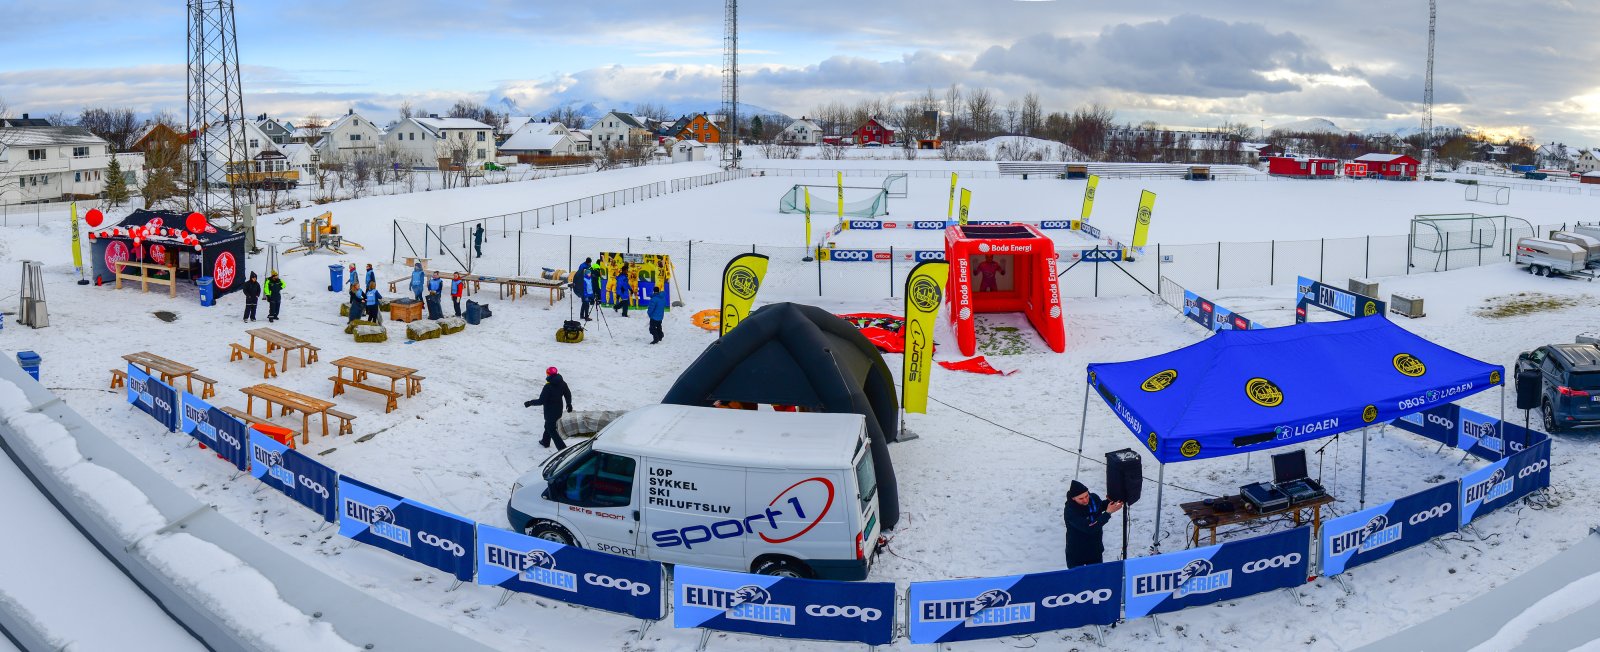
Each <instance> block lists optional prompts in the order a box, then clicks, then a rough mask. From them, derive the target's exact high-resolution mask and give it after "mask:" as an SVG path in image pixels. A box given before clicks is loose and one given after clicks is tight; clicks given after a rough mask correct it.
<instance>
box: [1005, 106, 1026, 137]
mask: <svg viewBox="0 0 1600 652" xmlns="http://www.w3.org/2000/svg"><path fill="white" fill-rule="evenodd" d="M1004 115H1005V124H1004V125H1002V126H1001V127H1000V130H1001V131H1003V132H1005V133H1008V134H1014V133H1017V132H1018V131H1020V130H1019V129H1017V121H1018V120H1019V119H1020V116H1021V115H1022V102H1020V101H1018V100H1016V99H1012V100H1011V101H1010V102H1007V103H1006V111H1005V114H1004Z"/></svg>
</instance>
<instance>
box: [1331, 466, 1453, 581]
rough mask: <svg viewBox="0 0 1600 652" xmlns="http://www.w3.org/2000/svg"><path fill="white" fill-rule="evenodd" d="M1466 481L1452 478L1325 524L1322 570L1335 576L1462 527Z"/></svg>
mask: <svg viewBox="0 0 1600 652" xmlns="http://www.w3.org/2000/svg"><path fill="white" fill-rule="evenodd" d="M1460 498H1461V495H1460V486H1459V484H1458V483H1457V482H1455V481H1451V482H1447V483H1444V484H1441V485H1439V486H1437V487H1431V488H1429V489H1424V490H1422V491H1419V492H1417V493H1414V494H1411V495H1410V496H1406V497H1405V498H1399V499H1396V500H1391V501H1389V502H1387V503H1384V504H1382V505H1377V506H1374V507H1369V508H1367V509H1364V510H1361V511H1359V512H1355V513H1353V514H1346V515H1344V516H1340V517H1338V518H1335V519H1332V520H1329V521H1328V522H1326V523H1324V524H1323V525H1322V542H1321V545H1322V574H1323V575H1327V576H1330V577H1331V576H1334V575H1338V574H1340V573H1343V572H1345V571H1347V570H1350V569H1352V568H1355V567H1356V566H1360V565H1362V564H1365V563H1367V562H1370V561H1377V560H1379V559H1382V558H1384V557H1387V556H1389V555H1392V554H1394V553H1397V552H1400V551H1402V550H1405V549H1407V548H1410V547H1412V546H1415V545H1418V544H1421V543H1424V542H1426V541H1427V540H1429V539H1432V538H1434V537H1436V536H1439V535H1441V534H1448V533H1450V532H1454V531H1456V529H1457V528H1459V527H1460V524H1459V523H1458V522H1457V518H1458V516H1457V513H1458V512H1460V511H1461V503H1460Z"/></svg>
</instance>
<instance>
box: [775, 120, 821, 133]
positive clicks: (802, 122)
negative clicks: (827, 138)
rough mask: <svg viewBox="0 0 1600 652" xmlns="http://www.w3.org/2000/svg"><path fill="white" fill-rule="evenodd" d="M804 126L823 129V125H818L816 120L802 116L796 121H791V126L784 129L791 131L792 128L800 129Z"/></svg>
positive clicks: (814, 129) (817, 129)
mask: <svg viewBox="0 0 1600 652" xmlns="http://www.w3.org/2000/svg"><path fill="white" fill-rule="evenodd" d="M802 127H803V128H806V129H810V130H812V131H822V127H820V126H818V125H817V123H816V121H814V120H811V119H810V118H800V119H799V120H795V121H794V122H791V123H789V126H787V127H784V128H783V130H784V131H789V130H790V129H800V128H802Z"/></svg>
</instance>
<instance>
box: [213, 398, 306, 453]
mask: <svg viewBox="0 0 1600 652" xmlns="http://www.w3.org/2000/svg"><path fill="white" fill-rule="evenodd" d="M217 409H219V410H222V411H223V412H226V413H228V414H229V415H232V416H233V417H234V418H236V419H238V420H240V421H243V422H245V423H259V424H261V425H264V426H272V427H274V428H283V426H280V425H278V424H276V423H273V422H271V421H268V420H266V419H263V418H261V417H258V416H255V415H252V414H250V413H249V412H245V411H244V410H240V409H237V408H231V407H228V406H226V405H224V406H222V407H219V408H217ZM285 429H286V430H288V431H289V442H290V443H289V447H290V448H294V439H295V437H297V436H299V435H300V433H299V432H298V431H296V430H295V429H293V428H285Z"/></svg>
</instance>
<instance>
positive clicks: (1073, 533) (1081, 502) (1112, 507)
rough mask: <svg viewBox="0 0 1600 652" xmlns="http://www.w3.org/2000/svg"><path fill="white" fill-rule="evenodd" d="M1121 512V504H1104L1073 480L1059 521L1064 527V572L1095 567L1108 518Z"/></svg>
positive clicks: (1109, 519) (1100, 553) (1101, 548)
mask: <svg viewBox="0 0 1600 652" xmlns="http://www.w3.org/2000/svg"><path fill="white" fill-rule="evenodd" d="M1120 509H1122V503H1120V502H1118V501H1114V500H1113V501H1111V502H1110V503H1106V502H1105V501H1104V500H1102V499H1101V498H1100V497H1099V496H1096V495H1094V494H1092V493H1089V488H1088V487H1085V486H1083V483H1081V482H1078V481H1077V480H1073V481H1072V488H1071V489H1068V490H1067V505H1066V507H1065V508H1064V509H1062V510H1061V518H1062V520H1063V521H1065V522H1066V524H1067V568H1077V567H1079V566H1088V565H1089V564H1098V563H1100V561H1101V555H1102V554H1104V553H1105V550H1106V546H1105V541H1104V540H1103V539H1102V537H1103V536H1104V534H1105V530H1104V528H1105V526H1106V523H1108V522H1110V521H1111V515H1112V514H1115V513H1117V511H1118V510H1120Z"/></svg>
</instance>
